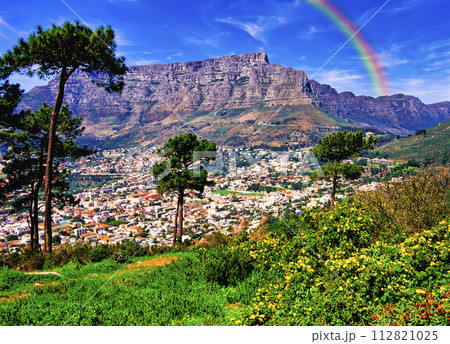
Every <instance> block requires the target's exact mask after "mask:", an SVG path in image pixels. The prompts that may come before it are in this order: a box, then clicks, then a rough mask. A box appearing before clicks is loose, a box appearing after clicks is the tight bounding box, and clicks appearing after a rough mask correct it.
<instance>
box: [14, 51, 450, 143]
mask: <svg viewBox="0 0 450 344" xmlns="http://www.w3.org/2000/svg"><path fill="white" fill-rule="evenodd" d="M101 77H102V76H101V75H91V76H88V75H86V74H83V73H74V74H73V75H72V76H71V78H70V80H69V82H68V84H67V86H66V92H65V98H64V102H65V103H67V104H69V106H70V109H71V110H72V111H73V112H74V114H75V115H77V116H83V125H84V126H85V127H86V131H85V133H84V140H89V141H91V142H95V143H96V144H97V145H101V146H104V147H118V146H129V145H132V144H136V143H161V142H164V141H165V140H167V138H168V137H171V136H174V135H177V134H179V133H182V132H185V131H194V132H196V133H197V134H199V135H200V136H201V137H206V138H208V139H212V140H214V141H215V142H219V143H227V144H242V143H246V142H249V143H252V144H261V143H266V144H274V145H280V144H284V143H288V142H290V143H299V144H308V143H311V142H314V141H316V140H317V139H318V138H320V137H322V136H324V135H326V134H328V133H329V132H330V131H334V130H337V129H339V128H342V127H354V126H355V125H358V126H363V127H370V128H374V129H382V130H385V131H386V130H388V131H392V132H394V133H408V132H410V131H412V130H415V129H418V128H422V127H424V126H425V125H424V123H426V124H427V125H426V126H430V125H433V124H436V123H439V122H442V121H444V120H447V119H450V103H448V102H447V103H440V104H441V105H439V104H435V105H424V104H423V103H421V102H420V100H419V99H417V98H414V97H410V96H402V95H396V96H392V97H378V98H371V97H362V96H360V97H356V96H354V95H353V94H352V93H349V92H343V93H340V94H338V93H337V92H336V91H335V90H334V89H332V88H331V87H330V86H327V85H321V84H319V83H317V82H316V81H313V80H311V81H310V80H308V79H307V76H306V73H305V72H303V71H300V70H294V69H293V68H290V67H283V66H280V65H277V64H275V65H271V64H270V63H269V60H268V57H267V54H266V53H265V52H260V53H251V54H243V55H234V56H226V57H220V58H214V59H208V60H204V61H196V62H182V63H171V64H155V65H148V66H133V67H130V69H129V71H128V73H127V75H126V76H125V87H124V90H123V92H122V94H121V95H119V94H110V93H107V92H106V91H104V90H103V89H101V88H99V87H97V86H95V85H94V84H93V83H92V82H91V80H92V78H101ZM56 91H57V80H53V81H51V82H50V83H49V84H48V86H39V87H35V88H33V89H32V90H31V91H30V92H28V93H26V94H25V95H24V98H23V101H22V102H21V104H20V105H19V108H26V107H30V108H32V109H37V108H39V107H40V106H41V104H42V102H43V101H45V102H47V103H50V104H52V103H53V102H54V99H55V97H56Z"/></svg>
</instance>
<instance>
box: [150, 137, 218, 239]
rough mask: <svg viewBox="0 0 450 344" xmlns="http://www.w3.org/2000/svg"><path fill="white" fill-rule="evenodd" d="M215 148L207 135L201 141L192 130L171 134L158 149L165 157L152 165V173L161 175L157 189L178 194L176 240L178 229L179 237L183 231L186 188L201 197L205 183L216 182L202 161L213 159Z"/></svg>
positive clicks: (161, 192) (207, 184)
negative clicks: (209, 177)
mask: <svg viewBox="0 0 450 344" xmlns="http://www.w3.org/2000/svg"><path fill="white" fill-rule="evenodd" d="M215 152H216V144H215V143H210V142H208V140H206V139H203V140H201V141H199V140H198V139H197V136H196V135H195V134H193V133H186V134H182V135H179V136H175V137H173V138H170V139H169V140H168V141H167V142H166V143H165V144H164V147H163V148H162V149H160V150H158V153H159V154H161V155H162V157H163V158H165V159H164V160H163V161H162V162H160V163H159V164H156V165H155V166H153V167H152V174H153V176H154V177H155V178H158V186H157V188H156V190H157V191H158V194H160V195H162V194H164V193H166V192H174V193H176V194H177V195H178V204H177V213H176V216H175V223H176V225H175V231H174V233H175V236H174V243H175V242H176V240H177V234H178V233H177V231H178V230H179V232H180V235H179V237H180V241H181V236H182V233H183V232H182V228H183V204H184V197H185V192H186V191H188V190H191V191H194V192H195V193H196V195H197V196H198V197H201V196H202V193H203V191H204V189H205V186H212V185H213V184H214V183H213V182H212V181H209V180H208V171H207V170H206V169H204V168H203V167H202V166H201V162H202V161H211V160H214V159H215ZM195 163H198V164H200V165H199V168H198V170H197V171H196V170H195V169H194V168H193V167H194V164H195ZM177 227H178V229H177Z"/></svg>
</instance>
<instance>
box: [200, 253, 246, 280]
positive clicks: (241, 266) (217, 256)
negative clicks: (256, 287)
mask: <svg viewBox="0 0 450 344" xmlns="http://www.w3.org/2000/svg"><path fill="white" fill-rule="evenodd" d="M200 257H201V258H200V267H201V270H202V271H203V273H204V276H205V278H206V280H207V281H208V282H214V283H217V284H219V285H222V286H228V285H236V284H237V283H238V282H240V281H242V280H244V279H245V278H246V277H248V276H249V275H250V274H251V272H252V270H253V262H254V259H252V258H251V257H250V255H248V253H247V252H245V251H244V250H242V249H240V247H239V246H232V247H221V248H218V249H216V248H213V249H210V250H201V251H200Z"/></svg>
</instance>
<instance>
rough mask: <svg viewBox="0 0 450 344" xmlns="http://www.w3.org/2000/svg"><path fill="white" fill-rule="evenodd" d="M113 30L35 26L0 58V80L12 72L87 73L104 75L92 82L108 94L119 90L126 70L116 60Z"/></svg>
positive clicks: (120, 60) (43, 74) (41, 74)
mask: <svg viewBox="0 0 450 344" xmlns="http://www.w3.org/2000/svg"><path fill="white" fill-rule="evenodd" d="M115 50H116V44H115V42H114V31H113V30H112V29H111V27H110V26H108V27H106V28H104V27H103V26H100V27H99V28H98V29H97V30H96V31H92V30H91V29H90V28H89V27H87V26H84V25H82V24H80V23H79V22H78V21H76V22H75V24H72V23H70V22H65V23H64V24H63V25H62V26H56V25H52V27H51V28H50V29H47V30H43V29H42V27H40V26H38V27H37V30H36V32H33V33H32V34H31V35H30V36H29V37H28V39H27V40H24V39H23V38H21V39H20V40H19V43H18V44H17V45H16V46H15V47H13V49H12V50H9V51H8V52H6V53H5V54H4V55H3V56H2V57H1V59H0V72H1V73H0V77H1V78H6V77H8V76H9V75H11V74H12V73H13V72H22V73H25V74H27V75H29V76H33V75H37V76H38V77H39V78H46V77H48V76H51V75H57V74H58V73H60V72H61V70H62V69H66V68H67V69H70V70H71V71H74V70H76V69H78V68H79V70H80V71H83V72H86V73H88V74H91V73H92V74H94V75H95V74H97V75H100V73H103V74H104V77H102V78H99V79H98V80H95V83H96V84H97V85H99V86H101V87H104V88H105V89H106V90H108V91H120V90H121V89H122V88H123V75H124V74H125V72H126V71H127V67H126V66H125V63H124V58H116V56H115Z"/></svg>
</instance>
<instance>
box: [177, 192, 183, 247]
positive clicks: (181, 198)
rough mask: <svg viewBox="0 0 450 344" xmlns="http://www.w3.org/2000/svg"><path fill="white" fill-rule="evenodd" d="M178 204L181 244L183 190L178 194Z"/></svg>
mask: <svg viewBox="0 0 450 344" xmlns="http://www.w3.org/2000/svg"><path fill="white" fill-rule="evenodd" d="M178 199H179V202H180V210H179V212H178V216H179V218H178V228H179V230H180V243H181V242H182V240H183V239H182V237H183V203H184V190H183V191H182V192H180V194H179V198H178Z"/></svg>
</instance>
